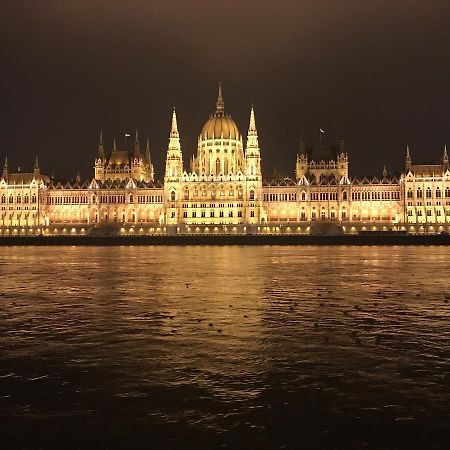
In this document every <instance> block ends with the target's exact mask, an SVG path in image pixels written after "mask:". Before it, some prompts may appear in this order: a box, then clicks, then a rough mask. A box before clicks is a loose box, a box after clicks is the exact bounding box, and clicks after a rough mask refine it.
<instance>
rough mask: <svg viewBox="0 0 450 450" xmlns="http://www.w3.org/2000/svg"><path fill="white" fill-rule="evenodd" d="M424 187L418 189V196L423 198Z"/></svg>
mask: <svg viewBox="0 0 450 450" xmlns="http://www.w3.org/2000/svg"><path fill="white" fill-rule="evenodd" d="M422 196H423V195H422V189H420V188H419V189H417V198H422Z"/></svg>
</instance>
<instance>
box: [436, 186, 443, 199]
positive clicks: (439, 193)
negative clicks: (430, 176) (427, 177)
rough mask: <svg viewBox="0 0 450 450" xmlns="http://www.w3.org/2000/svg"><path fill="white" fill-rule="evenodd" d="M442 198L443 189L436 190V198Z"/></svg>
mask: <svg viewBox="0 0 450 450" xmlns="http://www.w3.org/2000/svg"><path fill="white" fill-rule="evenodd" d="M441 197H442V193H441V189H440V188H436V198H441Z"/></svg>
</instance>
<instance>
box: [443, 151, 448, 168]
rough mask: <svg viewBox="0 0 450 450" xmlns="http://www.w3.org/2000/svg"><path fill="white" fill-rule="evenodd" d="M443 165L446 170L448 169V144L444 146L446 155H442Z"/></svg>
mask: <svg viewBox="0 0 450 450" xmlns="http://www.w3.org/2000/svg"><path fill="white" fill-rule="evenodd" d="M442 166H443V169H444V170H448V154H447V145H445V147H444V156H443V157H442Z"/></svg>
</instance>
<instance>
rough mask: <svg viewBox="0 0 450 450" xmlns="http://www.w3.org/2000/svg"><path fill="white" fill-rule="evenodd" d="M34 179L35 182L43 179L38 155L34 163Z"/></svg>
mask: <svg viewBox="0 0 450 450" xmlns="http://www.w3.org/2000/svg"><path fill="white" fill-rule="evenodd" d="M33 177H34V179H35V180H38V179H40V178H41V169H40V168H39V160H38V157H37V155H36V159H35V161H34V168H33Z"/></svg>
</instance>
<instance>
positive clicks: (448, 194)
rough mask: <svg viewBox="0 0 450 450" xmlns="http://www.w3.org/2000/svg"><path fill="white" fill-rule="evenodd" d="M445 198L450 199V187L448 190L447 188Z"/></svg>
mask: <svg viewBox="0 0 450 450" xmlns="http://www.w3.org/2000/svg"><path fill="white" fill-rule="evenodd" d="M445 197H446V198H449V197H450V188H449V187H446V188H445Z"/></svg>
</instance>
